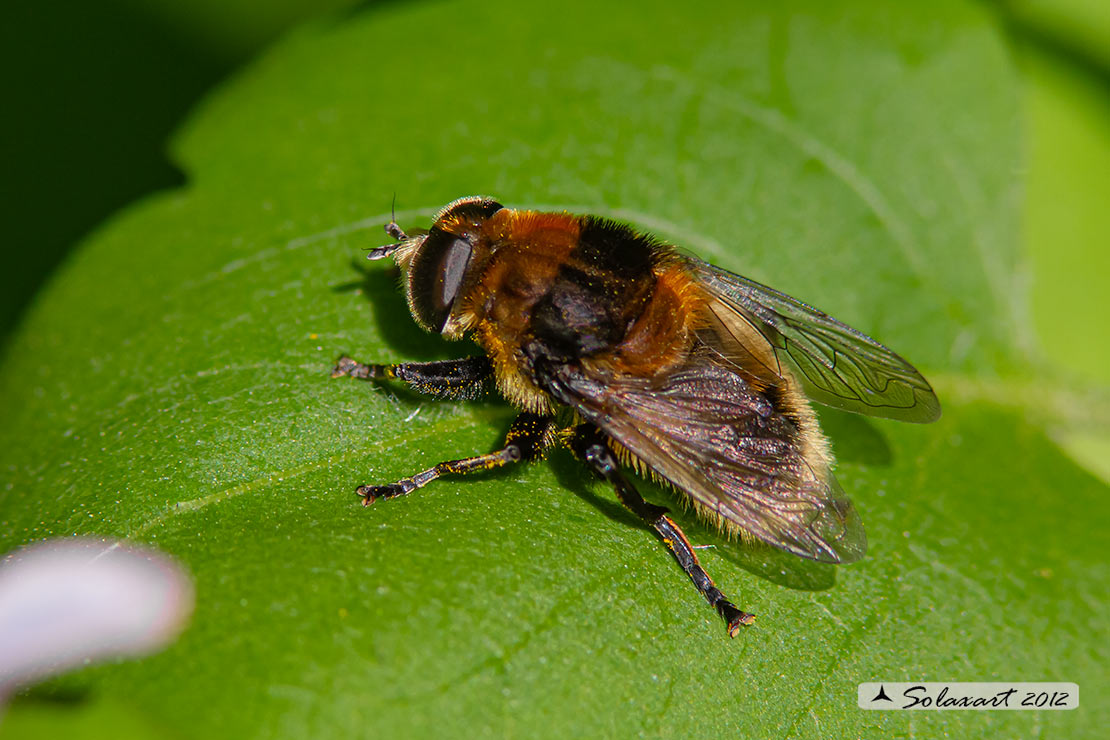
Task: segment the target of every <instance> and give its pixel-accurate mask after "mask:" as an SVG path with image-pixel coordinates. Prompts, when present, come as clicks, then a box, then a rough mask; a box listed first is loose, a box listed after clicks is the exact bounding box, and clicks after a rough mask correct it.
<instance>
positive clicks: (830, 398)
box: [332, 197, 940, 636]
mask: <svg viewBox="0 0 1110 740" xmlns="http://www.w3.org/2000/svg"><path fill="white" fill-rule="evenodd" d="M386 232H387V233H388V234H389V236H390V237H391V238H392V239H394V240H396V241H395V243H392V244H387V245H385V246H382V247H378V248H376V249H374V250H372V251H371V252H370V255H369V258H370V259H372V260H376V259H381V258H384V257H393V259H394V260H395V261H396V263H397V264H398V265H399V266H400V268H401V271H402V275H403V284H404V291H405V295H406V296H407V298H408V304H409V308H410V310H411V311H412V315H413V318H414V319H415V320H416V322H417V323H418V324H419V325H420V326H421V327H423V328H424V329H425V330H427V331H430V332H439V333H441V334H442V335H443V336H445V337H446V338H448V339H460V338H462V337H463V336H465V335H471V336H473V338H474V340H475V341H476V342H477V344H478V345H479V346H480V347H481V348H482V350H483V351H484V353H485V354H484V355H483V356H480V357H471V358H466V359H461V360H454V361H444V362H424V363H404V364H399V365H373V364H364V363H361V362H356V361H354V360H352V359H350V358H349V357H346V356H344V357H341V358H340V359H339V361H338V363H337V364H336V366H335V369H334V370H333V371H332V376H333V377H338V376H342V375H348V376H351V377H354V378H360V379H364V380H375V379H396V380H400V381H402V382H405V383H408V384H409V385H410V386H412V387H413V388H414V389H416V390H417V391H420V392H423V393H428V394H431V395H433V396H438V397H442V398H456V399H460V398H472V397H474V396H476V395H477V394H478V393H479V392H480V391H481V390H482V389H483V387H484V386H485V384H486V382H487V381H488V380H491V379H492V381H493V382H494V383H495V384H496V387H497V389H498V390H499V391H500V393H501V395H502V396H504V397H505V398H506V399H507V400H508V401H509V402H510V403H512V404H513V405H514V406H516V407H517V408H519V409H520V414H519V415H518V416H517V418H516V420H515V421H514V422H513V424H512V426H511V427H510V429H509V432H508V434H507V436H506V439H505V444H504V446H503V447H501V448H500V449H498V450H496V451H494V452H491V453H489V454H484V455H477V456H474V457H467V458H463V459H459V460H451V461H448V462H441V463H439V464H438V465H435V466H434V467H431V468H429V469H427V470H424V471H422V472H419V473H416V474H414V475H412V476H411V477H408V478H404V479H402V480H399V481H397V482H395V483H388V484H385V485H363V486H360V487H359V488H358V491H357V492H358V495H359V496H361V497H362V502H363V504H364V505H368V504H370V503H372V502H374V501H376V500H378V499H387V498H393V497H396V496H400V495H403V494H407V493H410V492H412V491H413V490H415V489H417V488H420V487H421V486H424V485H426V484H427V483H429V482H431V481H433V480H435V479H436V478H439V477H440V476H443V475H447V474H457V473H468V472H472V471H478V470H488V469H491V468H496V467H499V466H502V465H508V464H511V463H517V462H521V461H526V460H533V459H536V458H538V457H541V456H542V455H543V453H544V452H545V450H547V449H548V448H550V447H552V446H554V445H564V446H567V447H569V448H570V449H571V451H572V452H573V453H574V454H575V455H576V456H577V457H578V458H579V459H580V460H581V461H582V462H584V463H585V464H586V466H587V467H588V468H589V469H590V470H592V471H593V472H594V474H596V475H597V476H598V477H600V478H602V479H603V480H605V481H607V482H608V483H609V484H611V485H612V486H613V487H614V488H615V490H616V494H617V497H618V498H619V499H620V501H621V502H622V503H623V504H624V505H625V506H626V507H628V508H629V509H630V510H631V511H632V512H634V513H635V514H636V515H637V516H639V517H640V519H642V520H643V521H644V522H645V523H646V524H647V525H649V526H651V527H652V528H654V529H655V531H656V532H657V533H658V534H659V536H660V537H661V538H662V540H663V542H664V543H665V544H666V545H667V547H668V548H669V549H670V551H671V553H672V554H673V555H674V558H675V560H677V561H678V563H679V565H680V566H682V569H683V570H684V571H685V572H686V574H687V575H688V576H689V577H690V579H691V580H692V581H693V582H694V585H695V586H696V587H697V589H698V590H699V591H700V592H701V594H702V595H703V596H704V597H705V599H706V600H707V601H708V602H709V603H710V605H712V606H713V607H714V608H715V609H716V610H717V612H718V613H719V614H720V615H721V617H722V618H723V619H724V620H725V624H726V625H727V629H728V633H729V635H731V636H736V634H737V633H738V632H739V630H740V627H741V626H742V625H747V624H750V623H751V622H752V621H753V620H754V616H753V615H752V614H749V613H747V612H744V611H742V610H741V609H739V608H738V607H737V606H736V605H735V604H733V603H732V602H731V601H730V600H728V599H727V598H726V597H725V595H724V594H722V593H721V591H720V590H719V589H718V588H717V587H716V586H715V585H714V584H713V581H712V579H711V578H710V577H709V575H708V574H707V573H706V572H705V570H704V569H703V568H702V566H701V564H700V563H699V562H698V558H697V556H696V555H695V553H694V548H693V547H692V546H691V545H690V542H689V541H688V540H687V539H686V536H685V535H684V534H683V533H682V531H681V530H680V529H679V528H678V526H677V525H676V524H675V522H674V521H673V520H672V519H671V518H670V517H669V516H668V515H667V509H665V508H663V507H660V506H656V505H654V504H651V503H648V502H647V501H645V500H644V499H643V498H642V497H641V496H640V494H639V493H638V492H637V491H636V489H635V487H634V486H633V485H632V483H631V482H630V481H629V479H628V478H627V477H626V476H625V473H624V472H623V469H622V468H623V467H630V468H632V469H633V470H635V471H637V472H639V473H642V474H646V475H648V476H650V477H652V478H654V479H656V480H658V481H660V482H662V483H664V484H667V485H669V487H671V488H673V489H674V490H675V491H677V492H678V493H679V494H681V495H683V496H685V497H687V498H688V499H689V501H690V502H691V503H692V504H693V506H694V507H695V508H696V509H697V510H698V511H699V512H700V513H701V514H703V515H706V516H707V517H709V518H710V519H712V520H714V521H715V522H716V523H717V524H718V525H719V526H720V527H721V528H723V529H724V530H726V531H728V532H730V533H739V534H741V535H750V536H752V537H754V538H756V539H759V540H762V541H763V542H766V543H769V544H771V545H773V546H775V547H778V548H781V549H783V550H786V551H788V552H791V553H794V554H795V555H800V556H801V557H804V558H811V559H813V560H818V561H823V562H828V563H849V562H852V561H855V560H858V559H859V558H860V557H861V556H862V555H863V553H864V550H865V549H866V546H867V542H866V537H865V536H864V532H863V526H862V524H861V522H860V519H859V515H858V514H857V513H856V511H855V509H854V507H853V506H852V503H851V501H849V500H848V498H847V497H846V496H845V494H844V492H843V491H842V490H841V488H840V486H839V485H838V484H837V482H836V479H835V478H834V477H833V475H832V473H831V472H830V470H829V466H830V463H831V460H832V458H831V456H830V453H829V447H828V442H827V440H826V438H825V437H824V435H823V434H822V433H821V430H820V428H819V427H818V425H817V420H816V417H815V415H814V413H813V411H812V409H811V408H810V405H809V402H808V401H807V397H808V398H809V399H812V400H814V401H817V402H819V403H822V404H827V405H829V406H834V407H836V408H840V409H845V410H848V411H853V412H857V413H862V414H868V415H870V416H878V417H886V418H891V419H898V420H901V421H909V422H930V421H933V420H935V419H937V418H938V417H939V416H940V403H939V402H938V401H937V397H936V395H935V394H934V393H933V390H932V388H931V387H930V386H929V383H928V382H927V381H926V380H925V378H923V377H922V375H921V374H920V373H919V372H918V371H917V370H915V369H914V368H913V367H912V366H911V365H910V364H909V363H907V362H906V361H905V360H903V359H902V358H901V357H899V356H898V355H896V354H895V353H894V352H892V351H890V350H889V349H887V348H886V347H884V346H883V345H881V344H879V343H878V342H876V341H875V340H873V339H871V338H870V337H868V336H866V335H864V334H862V333H861V332H859V331H856V330H855V329H852V328H850V327H848V326H846V325H844V324H842V323H840V322H839V321H837V320H836V319H833V318H832V317H830V316H828V315H827V314H825V313H822V312H821V311H818V310H817V309H815V308H812V307H810V306H808V305H806V304H805V303H802V302H801V301H798V300H796V299H794V298H791V297H790V296H788V295H785V294H783V293H780V292H778V291H777V290H773V289H772V288H769V287H767V286H765V285H761V284H759V283H756V282H754V281H752V280H749V279H747V278H745V277H741V276H739V275H735V274H733V273H731V272H728V271H726V270H723V269H721V268H719V267H715V266H713V265H710V264H708V263H706V262H703V261H701V260H699V259H696V258H694V257H690V256H686V255H683V254H680V253H679V252H678V251H677V250H676V249H675V248H673V247H671V246H669V245H667V244H665V243H663V242H661V241H660V240H658V239H656V238H654V237H652V236H650V235H647V234H643V233H639V232H637V231H635V230H633V229H632V228H630V227H628V226H625V225H623V224H620V223H617V222H614V221H610V220H607V219H604V218H599V217H595V216H576V215H571V214H569V213H541V212H536V211H523V210H521V211H518V210H512V209H509V208H505V207H503V206H502V205H501V204H500V203H497V202H496V201H494V200H492V199H489V198H484V197H470V198H462V199H459V200H456V201H454V202H453V203H451V204H449V205H448V206H446V207H445V208H444V209H443V210H441V211H440V212H439V214H438V215H437V216H436V218H435V222H434V223H433V224H432V227H431V229H430V230H428V231H426V232H424V231H421V232H420V233H419V234H415V233H414V234H413V235H411V236H410V235H408V234H406V233H405V232H404V231H403V230H402V229H401V227H400V226H398V225H397V223H396V222H394V221H391V222H390V223H389V224H388V225H387V226H386Z"/></svg>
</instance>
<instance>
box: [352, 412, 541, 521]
mask: <svg viewBox="0 0 1110 740" xmlns="http://www.w3.org/2000/svg"><path fill="white" fill-rule="evenodd" d="M552 425H553V419H552V417H550V416H545V415H542V414H533V413H530V412H527V411H525V412H523V413H521V414H520V415H519V416H517V417H516V420H515V421H513V424H512V426H511V427H509V432H508V434H506V435H505V446H504V447H502V448H501V449H499V450H495V451H494V452H490V453H489V454H486V455H475V456H474V457H466V458H463V459H461V460H448V461H447V462H441V463H439V464H438V465H436V466H434V467H431V468H428V469H427V470H424V471H421V472H419V473H417V474H415V475H413V476H410V477H408V478H402V479H401V480H399V481H397V482H396V483H387V484H386V485H379V486H359V487H358V489H357V490H356V493H358V495H359V496H361V497H362V505H363V506H369V505H370V504H372V503H374V502H375V501H377V500H378V499H388V498H396V497H397V496H403V495H405V494H406V493H411V492H412V491H415V490H416V489H417V488H421V487H423V486H426V485H427V484H428V483H431V482H432V481H434V480H435V479H436V478H439V477H440V476H441V475H462V474H465V473H474V472H478V471H482V470H492V469H493V468H499V467H501V466H502V465H508V464H510V463H518V462H523V461H526V460H534V459H536V458H537V457H539V456H540V455H541V454H542V453H543V451H544V450H545V449H546V448H547V446H548V445H549V444H550V441H551V437H552V435H551V434H550V431H551V429H552Z"/></svg>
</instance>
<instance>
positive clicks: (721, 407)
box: [547, 362, 867, 563]
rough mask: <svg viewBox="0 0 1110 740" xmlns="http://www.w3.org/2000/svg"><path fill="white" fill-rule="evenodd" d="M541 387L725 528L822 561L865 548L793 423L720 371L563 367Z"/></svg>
mask: <svg viewBox="0 0 1110 740" xmlns="http://www.w3.org/2000/svg"><path fill="white" fill-rule="evenodd" d="M547 385H548V387H549V389H550V390H551V391H552V392H553V393H554V394H555V395H556V397H558V398H559V400H561V401H563V402H564V403H566V404H568V405H570V406H572V407H573V408H574V409H575V410H576V411H577V412H578V413H579V415H580V416H581V417H582V418H584V419H586V420H588V421H590V422H592V423H594V424H596V425H597V426H598V427H600V428H601V429H602V430H604V431H605V432H606V433H607V434H608V435H609V436H611V437H612V438H613V439H614V440H616V441H617V442H618V443H620V445H622V446H623V447H624V448H626V449H627V450H628V451H629V452H630V453H632V455H633V456H635V458H636V460H638V461H639V462H640V463H642V464H643V465H644V466H646V467H647V468H649V469H650V471H651V472H653V473H655V474H656V475H657V476H659V477H660V478H662V479H663V480H666V481H668V482H669V483H671V485H673V486H674V487H675V488H676V489H678V490H679V491H680V492H682V493H685V494H686V495H688V496H690V497H691V498H692V499H694V501H696V502H697V503H698V504H700V505H701V507H702V508H703V510H705V511H708V512H709V513H714V514H717V515H718V516H720V517H721V518H722V519H723V520H724V521H725V523H726V524H728V523H731V524H732V525H734V526H735V527H738V528H740V529H743V530H745V531H747V532H750V533H751V534H752V535H754V536H755V537H757V538H759V539H761V540H763V541H764V542H767V543H768V544H771V545H774V546H775V547H779V548H782V549H784V550H787V551H788V552H792V553H794V554H796V555H801V556H802V557H806V558H812V559H814V560H820V561H824V562H830V563H845V562H851V561H854V560H858V559H859V558H860V557H862V555H863V553H864V551H865V550H866V549H867V540H866V537H865V535H864V532H863V525H862V524H861V523H860V519H859V515H858V514H857V513H856V511H855V508H854V507H853V506H852V502H851V501H849V500H848V499H847V497H846V496H845V495H844V492H843V491H842V490H841V488H840V486H839V485H838V484H837V482H836V479H835V478H833V477H832V475H831V474H830V473H829V472H828V471H827V470H824V469H822V470H814V469H813V468H812V467H811V466H810V465H809V464H808V463H807V462H806V459H805V457H804V455H803V454H802V450H801V448H800V445H799V437H798V429H797V428H796V426H794V424H793V422H791V421H790V420H789V419H788V418H787V417H785V416H784V415H782V414H779V413H774V412H773V409H772V408H771V406H770V404H769V402H768V401H767V399H766V398H763V397H762V396H760V395H759V394H756V393H753V392H752V390H751V386H750V385H749V384H748V383H746V382H745V381H744V380H743V379H741V378H740V377H739V376H738V375H737V374H735V373H734V372H732V371H731V370H729V369H727V368H726V367H723V366H721V365H716V364H713V363H709V362H706V363H697V364H692V365H689V366H687V367H685V368H682V369H681V370H678V371H676V372H674V373H672V374H670V375H668V376H667V377H665V378H663V379H657V380H656V381H654V382H652V383H649V382H647V381H645V380H644V379H642V378H632V377H627V376H616V377H608V376H607V377H604V378H601V377H591V375H590V374H588V373H587V372H586V371H583V370H582V369H581V368H576V367H571V366H564V367H561V368H559V369H557V370H555V371H554V372H553V373H552V376H551V377H550V378H549V380H548V383H547Z"/></svg>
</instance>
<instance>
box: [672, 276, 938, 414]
mask: <svg viewBox="0 0 1110 740" xmlns="http://www.w3.org/2000/svg"><path fill="white" fill-rule="evenodd" d="M688 259H689V262H690V265H691V267H692V269H693V270H694V273H695V275H696V276H697V277H698V279H699V280H700V282H701V283H702V284H703V285H704V286H705V287H706V289H707V290H708V292H709V294H710V298H711V301H710V305H709V307H710V310H711V311H712V313H713V314H714V319H715V322H714V325H715V327H716V330H717V331H718V332H725V333H727V334H728V335H729V336H728V339H729V340H731V341H735V342H738V343H739V344H740V345H741V346H742V347H743V348H744V350H745V352H747V354H750V355H752V356H754V357H756V358H760V357H766V356H767V355H766V353H765V352H760V348H758V347H753V346H752V343H753V341H756V342H758V341H759V340H758V338H756V337H755V334H753V331H754V332H755V333H758V336H759V337H762V339H763V340H765V341H766V343H767V344H768V345H769V346H770V348H771V349H772V350H773V352H774V356H775V361H776V362H782V361H785V362H786V363H787V364H789V365H790V366H791V367H792V368H793V369H794V370H796V371H797V379H798V381H799V383H800V384H801V386H802V389H803V390H804V391H805V393H806V395H807V396H809V397H810V398H811V399H812V400H814V401H817V402H818V403H823V404H825V405H827V406H834V407H836V408H840V409H844V410H846V411H854V412H856V413H860V414H867V415H869V416H880V417H885V418H889V419H898V420H900V421H911V422H930V421H935V420H936V419H938V418H939V417H940V401H938V400H937V397H936V394H935V393H934V392H933V389H932V387H931V386H930V385H929V383H928V381H927V380H925V378H924V377H922V375H921V373H919V372H918V371H917V370H916V369H915V368H914V367H913V366H912V365H910V364H909V363H908V362H906V361H905V360H903V359H902V358H901V357H899V356H898V355H897V354H895V353H894V352H892V351H891V350H889V349H887V348H886V347H884V346H883V345H881V344H879V343H878V342H876V341H875V340H874V339H872V338H871V337H869V336H867V335H866V334H864V333H862V332H860V331H857V330H855V329H853V328H851V327H850V326H847V325H845V324H842V323H840V322H839V321H837V320H836V319H834V318H832V317H831V316H829V315H828V314H825V313H823V312H821V311H818V310H817V309H816V308H813V307H812V306H808V305H806V304H805V303H802V302H801V301H799V300H797V299H795V298H791V297H790V296H788V295H786V294H785V293H780V292H779V291H777V290H775V289H773V288H769V287H767V286H766V285H761V284H760V283H757V282H755V281H754V280H749V279H748V278H746V277H742V276H740V275H736V274H733V273H731V272H728V271H727V270H722V269H721V268H719V267H715V266H713V265H710V264H709V263H707V262H702V261H701V260H698V259H694V258H688ZM749 364H750V363H749ZM764 364H767V362H766V361H764ZM767 369H769V370H770V371H772V372H775V373H776V374H779V375H781V374H782V373H781V368H774V367H771V368H767Z"/></svg>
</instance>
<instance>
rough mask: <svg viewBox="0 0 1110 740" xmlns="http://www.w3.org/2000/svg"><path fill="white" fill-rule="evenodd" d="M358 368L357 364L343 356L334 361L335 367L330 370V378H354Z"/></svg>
mask: <svg viewBox="0 0 1110 740" xmlns="http://www.w3.org/2000/svg"><path fill="white" fill-rule="evenodd" d="M358 368H359V363H358V362H356V361H354V360H352V359H351V358H350V357H348V356H347V355H343V356H342V357H340V358H339V359H338V360H336V361H335V367H333V368H332V369H331V376H332V377H333V378H342V377H343V376H344V375H350V376H352V377H354V375H355V371H357V370H358Z"/></svg>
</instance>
